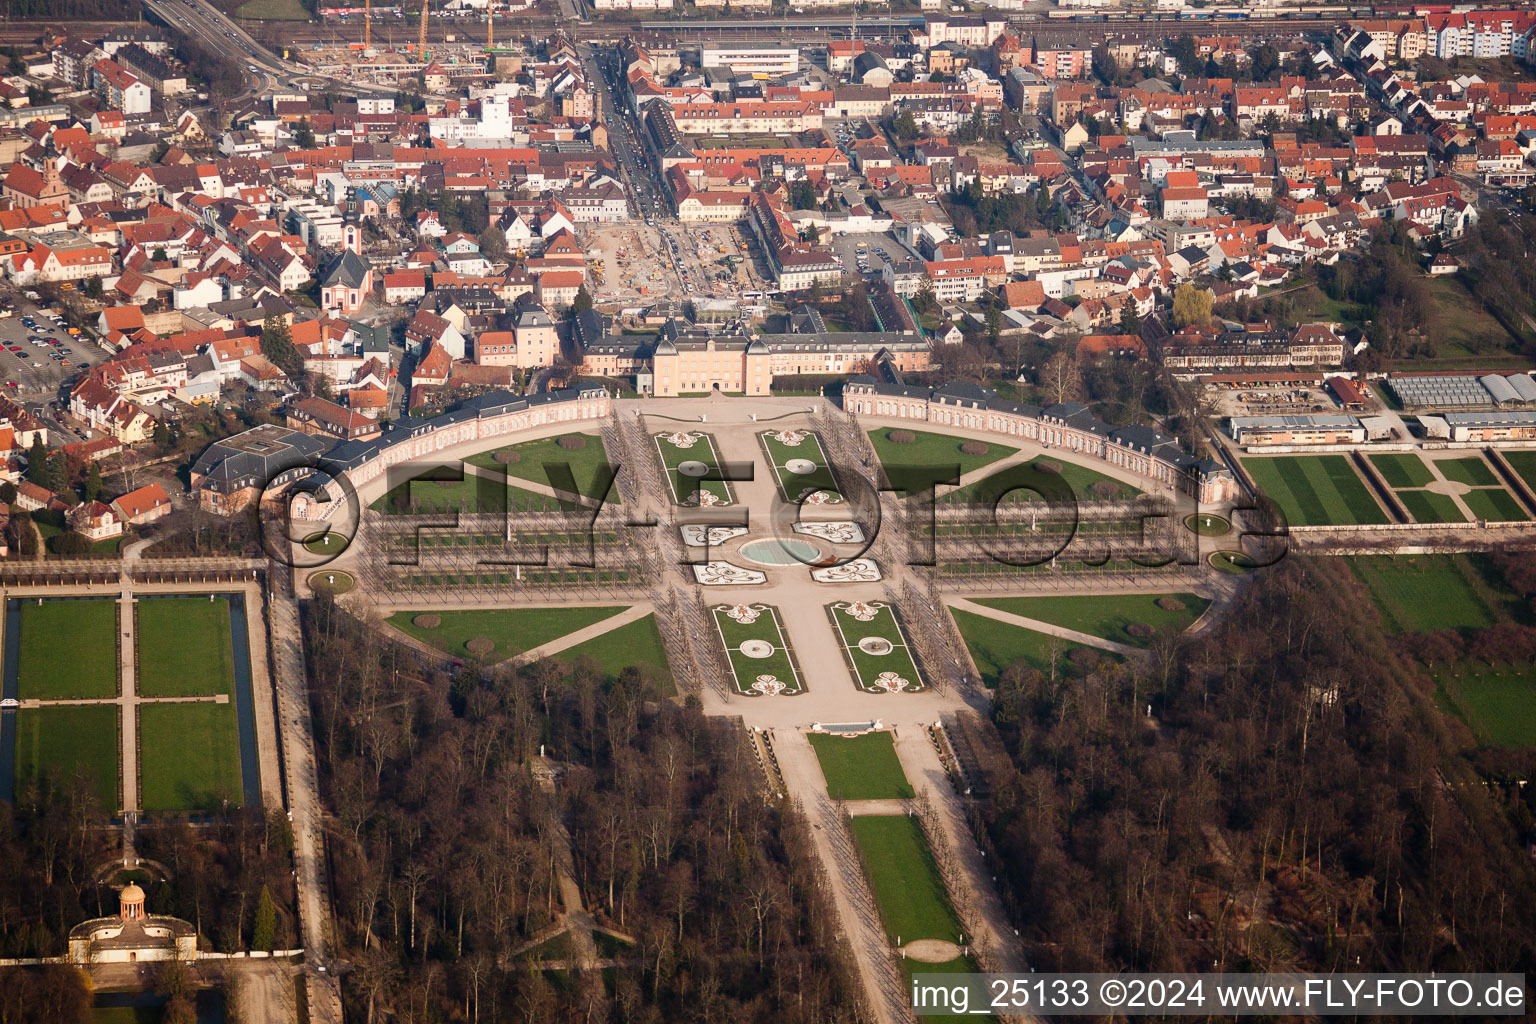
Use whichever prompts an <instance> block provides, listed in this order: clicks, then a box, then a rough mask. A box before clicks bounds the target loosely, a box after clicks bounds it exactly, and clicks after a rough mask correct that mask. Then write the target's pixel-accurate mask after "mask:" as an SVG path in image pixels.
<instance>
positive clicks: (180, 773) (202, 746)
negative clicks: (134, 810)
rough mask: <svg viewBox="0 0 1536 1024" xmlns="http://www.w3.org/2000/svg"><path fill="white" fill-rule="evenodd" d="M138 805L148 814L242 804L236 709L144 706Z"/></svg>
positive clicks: (201, 705)
mask: <svg viewBox="0 0 1536 1024" xmlns="http://www.w3.org/2000/svg"><path fill="white" fill-rule="evenodd" d="M139 781H140V786H139V802H140V803H141V804H142V806H143V808H144V810H146V811H204V810H215V809H217V808H219V807H220V806H221V805H222V804H223V803H224V802H225V801H228V802H229V805H230V806H231V807H238V806H240V804H241V802H242V797H241V788H240V742H239V734H238V732H237V729H236V724H235V705H234V704H233V703H229V704H214V703H211V702H209V703H197V704H140V705H139Z"/></svg>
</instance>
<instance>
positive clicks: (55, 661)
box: [6, 599, 118, 700]
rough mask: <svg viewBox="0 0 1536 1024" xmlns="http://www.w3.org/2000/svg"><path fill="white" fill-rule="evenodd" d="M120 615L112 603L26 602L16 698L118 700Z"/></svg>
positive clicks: (8, 639)
mask: <svg viewBox="0 0 1536 1024" xmlns="http://www.w3.org/2000/svg"><path fill="white" fill-rule="evenodd" d="M117 610H118V609H117V602H116V601H110V600H82V601H77V600H73V599H59V600H47V599H45V600H43V601H42V602H41V603H39V602H38V601H35V600H24V601H22V602H21V636H20V638H19V641H20V643H21V656H20V660H19V662H18V663H17V668H16V681H17V686H16V689H17V696H18V697H20V698H22V699H23V700H26V699H29V698H32V699H40V700H57V699H61V698H71V697H116V696H117V692H118V681H117V640H116V637H117V622H118V619H117ZM17 639H18V638H15V637H7V638H6V641H7V642H8V643H14V642H17Z"/></svg>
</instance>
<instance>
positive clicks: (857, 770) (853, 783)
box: [809, 732, 913, 800]
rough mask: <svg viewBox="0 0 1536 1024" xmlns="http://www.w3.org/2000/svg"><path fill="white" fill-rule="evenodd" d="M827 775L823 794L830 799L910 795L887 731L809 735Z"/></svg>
mask: <svg viewBox="0 0 1536 1024" xmlns="http://www.w3.org/2000/svg"><path fill="white" fill-rule="evenodd" d="M809 739H810V741H811V746H812V747H813V748H815V750H816V760H818V761H820V762H821V774H822V775H824V776H826V779H827V795H828V796H830V797H832V798H833V799H834V800H904V799H909V798H910V797H912V796H913V790H912V784H911V783H910V782H908V781H907V774H906V772H904V771H902V770H901V761H900V760H899V759H898V758H897V757H896V744H895V741H894V740H893V739H892V738H891V734H890V733H888V732H871V733H865V734H864V735H863V736H834V735H832V734H830V733H824V732H813V733H811V734H810V735H809Z"/></svg>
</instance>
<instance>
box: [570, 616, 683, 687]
mask: <svg viewBox="0 0 1536 1024" xmlns="http://www.w3.org/2000/svg"><path fill="white" fill-rule="evenodd" d="M554 657H555V660H556V661H558V662H562V663H567V664H568V663H570V662H574V661H576V660H577V659H578V658H583V657H585V658H591V659H592V660H593V661H594V662H596V663H597V667H598V670H599V671H600V672H602V673H603V675H604V676H605V677H606V678H608V679H618V678H619V677H620V676H622V675H623V674H624V670H625V669H626V668H629V667H631V666H633V667H635V668H638V669H640V670H642V671H643V672H644V673H645V674H646V675H647V676H649V677H650V678H652V679H655V680H656V681H657V682H658V683H660V684H661V692H662V693H663V694H665V695H667V696H671V695H672V694H675V693H676V692H677V684H676V682H675V681H674V680H673V679H672V668H671V666H669V665H668V664H667V652H666V648H664V647H663V646H662V643H661V631H660V630H658V629H657V628H656V616H654V615H647V616H645V617H644V618H640V619H636V620H635V621H634V622H630V623H626V624H625V625H622V626H620V627H619V628H617V629H613V630H609V631H608V632H606V633H604V634H603V635H602V636H595V637H593V638H592V639H591V640H588V641H586V642H585V643H580V644H577V645H576V646H575V647H567V648H566V649H565V650H563V651H561V652H560V653H559V654H557V655H555V656H554Z"/></svg>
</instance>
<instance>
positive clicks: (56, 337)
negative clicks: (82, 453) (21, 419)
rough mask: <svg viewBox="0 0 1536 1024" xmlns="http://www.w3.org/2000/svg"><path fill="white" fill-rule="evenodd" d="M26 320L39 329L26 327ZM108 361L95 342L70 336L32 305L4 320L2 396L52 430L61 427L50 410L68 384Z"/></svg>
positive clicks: (0, 337) (0, 336)
mask: <svg viewBox="0 0 1536 1024" xmlns="http://www.w3.org/2000/svg"><path fill="white" fill-rule="evenodd" d="M23 317H26V318H28V319H30V320H31V321H32V322H33V324H35V325H36V326H35V327H29V326H27V324H26V323H25V322H24V321H23ZM104 359H106V353H105V352H103V351H102V350H101V349H99V348H97V347H96V345H95V343H94V342H93V341H91V340H89V339H87V338H85V337H84V336H83V335H71V334H69V333H68V331H67V330H66V329H65V328H64V327H63V326H62V325H61V324H58V323H55V322H54V321H52V320H49V319H48V317H47V316H46V315H45V314H44V313H42V312H41V311H39V310H38V308H37V307H36V306H35V305H33V304H32V303H29V302H21V303H19V304H17V305H16V309H15V312H14V313H12V314H11V315H10V316H7V317H5V318H4V319H0V391H3V393H4V394H5V395H6V396H7V397H9V398H12V399H14V400H15V401H17V402H18V403H20V404H21V405H22V406H24V407H25V408H26V409H28V410H29V411H31V412H33V413H34V414H37V415H40V416H41V417H42V418H43V419H44V420H45V422H47V423H48V425H49V426H50V427H51V428H54V429H58V427H59V424H58V422H57V418H56V417H54V416H53V415H52V413H51V412H50V411H49V409H48V408H47V406H48V403H50V402H53V401H54V400H56V399H58V398H60V396H61V395H60V392H61V388H62V387H63V385H64V382H65V381H66V380H68V379H71V378H73V377H74V376H75V375H76V374H78V373H80V371H81V370H82V369H84V368H86V367H88V366H94V365H96V364H97V363H100V362H102V361H103V360H104ZM66 440H68V438H66Z"/></svg>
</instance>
